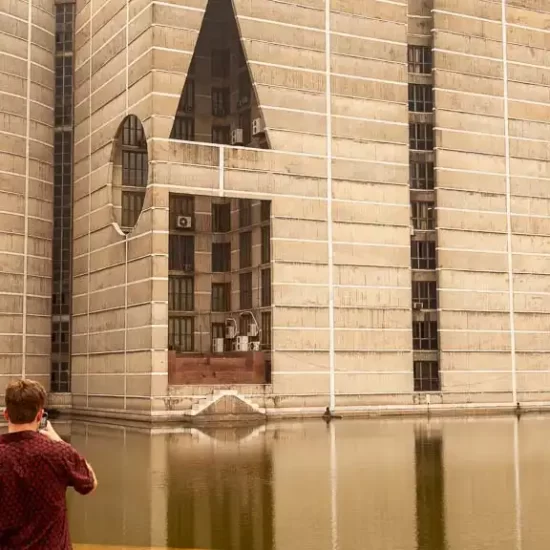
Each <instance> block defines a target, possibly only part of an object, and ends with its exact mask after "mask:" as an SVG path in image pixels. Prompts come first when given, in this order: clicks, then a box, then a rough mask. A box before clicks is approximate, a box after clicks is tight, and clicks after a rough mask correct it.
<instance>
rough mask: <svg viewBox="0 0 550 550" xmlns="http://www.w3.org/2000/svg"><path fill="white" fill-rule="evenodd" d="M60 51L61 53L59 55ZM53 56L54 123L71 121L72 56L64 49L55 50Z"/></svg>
mask: <svg viewBox="0 0 550 550" xmlns="http://www.w3.org/2000/svg"><path fill="white" fill-rule="evenodd" d="M59 53H61V55H59ZM57 54H58V55H56V58H55V125H56V126H58V127H63V126H69V127H72V123H73V56H72V54H71V55H66V51H65V50H62V51H61V52H59V51H58V52H57Z"/></svg>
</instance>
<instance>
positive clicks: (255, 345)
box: [249, 340, 260, 351]
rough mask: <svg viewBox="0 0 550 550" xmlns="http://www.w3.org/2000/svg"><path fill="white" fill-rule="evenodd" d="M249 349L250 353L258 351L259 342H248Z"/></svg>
mask: <svg viewBox="0 0 550 550" xmlns="http://www.w3.org/2000/svg"><path fill="white" fill-rule="evenodd" d="M249 349H250V351H260V342H259V341H258V340H256V341H255V342H250V345H249Z"/></svg>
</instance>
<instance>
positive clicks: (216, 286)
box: [212, 283, 231, 311]
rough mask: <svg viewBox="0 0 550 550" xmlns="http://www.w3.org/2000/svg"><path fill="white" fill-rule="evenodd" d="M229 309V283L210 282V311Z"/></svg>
mask: <svg viewBox="0 0 550 550" xmlns="http://www.w3.org/2000/svg"><path fill="white" fill-rule="evenodd" d="M230 310H231V285H230V284H229V283H212V311H230Z"/></svg>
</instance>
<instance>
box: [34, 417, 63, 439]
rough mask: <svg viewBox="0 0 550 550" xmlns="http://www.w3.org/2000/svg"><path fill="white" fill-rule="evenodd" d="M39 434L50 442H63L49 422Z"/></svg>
mask: <svg viewBox="0 0 550 550" xmlns="http://www.w3.org/2000/svg"><path fill="white" fill-rule="evenodd" d="M40 433H41V434H42V435H45V436H46V437H47V438H48V439H51V440H52V441H63V439H61V437H59V434H58V433H57V432H56V431H55V430H54V429H53V426H52V424H51V422H50V421H49V420H48V423H47V424H46V427H45V428H44V429H43V430H40Z"/></svg>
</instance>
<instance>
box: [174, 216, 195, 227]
mask: <svg viewBox="0 0 550 550" xmlns="http://www.w3.org/2000/svg"><path fill="white" fill-rule="evenodd" d="M176 228H177V229H193V217H192V216H178V217H177V218H176Z"/></svg>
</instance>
